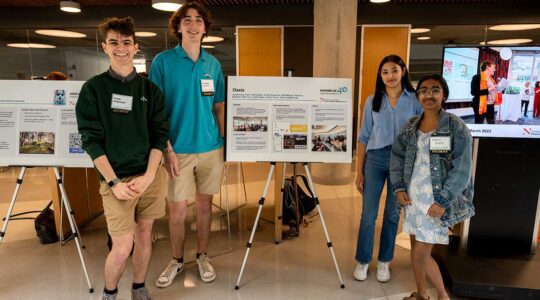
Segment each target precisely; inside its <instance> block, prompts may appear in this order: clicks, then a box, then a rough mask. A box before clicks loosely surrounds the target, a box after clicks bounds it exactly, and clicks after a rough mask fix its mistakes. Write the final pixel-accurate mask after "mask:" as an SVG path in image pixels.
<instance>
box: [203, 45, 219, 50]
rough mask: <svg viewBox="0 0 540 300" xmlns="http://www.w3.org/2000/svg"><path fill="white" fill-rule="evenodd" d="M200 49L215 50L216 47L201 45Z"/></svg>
mask: <svg viewBox="0 0 540 300" xmlns="http://www.w3.org/2000/svg"><path fill="white" fill-rule="evenodd" d="M201 47H203V48H206V49H214V48H216V46H213V45H202V46H201Z"/></svg>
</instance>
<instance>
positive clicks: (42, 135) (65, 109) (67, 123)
mask: <svg viewBox="0 0 540 300" xmlns="http://www.w3.org/2000/svg"><path fill="white" fill-rule="evenodd" d="M83 83H84V81H53V80H49V81H46V80H0V166H9V165H17V166H64V167H90V168H91V167H93V164H92V160H91V159H90V156H88V155H87V154H86V153H85V152H84V150H83V149H82V148H81V136H80V135H79V133H78V130H77V119H76V116H75V104H76V103H77V99H78V98H79V92H80V90H81V87H82V85H83Z"/></svg>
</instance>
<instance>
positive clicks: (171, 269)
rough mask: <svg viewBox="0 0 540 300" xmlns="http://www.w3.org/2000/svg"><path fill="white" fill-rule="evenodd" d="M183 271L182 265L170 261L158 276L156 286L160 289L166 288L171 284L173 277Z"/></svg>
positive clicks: (175, 261)
mask: <svg viewBox="0 0 540 300" xmlns="http://www.w3.org/2000/svg"><path fill="white" fill-rule="evenodd" d="M182 270H184V264H183V263H179V262H178V261H177V260H176V259H172V260H171V261H170V262H169V265H168V266H167V267H166V268H165V270H164V271H163V273H161V275H159V277H158V279H157V281H156V286H157V287H160V288H164V287H168V286H169V285H171V284H172V282H173V279H174V277H176V275H178V274H180V272H182Z"/></svg>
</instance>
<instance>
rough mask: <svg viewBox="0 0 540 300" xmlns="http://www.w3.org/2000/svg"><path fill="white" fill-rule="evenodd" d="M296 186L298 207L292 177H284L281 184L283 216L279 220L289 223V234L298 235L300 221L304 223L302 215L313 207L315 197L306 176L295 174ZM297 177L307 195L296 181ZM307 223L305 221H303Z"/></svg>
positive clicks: (314, 205)
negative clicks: (302, 183)
mask: <svg viewBox="0 0 540 300" xmlns="http://www.w3.org/2000/svg"><path fill="white" fill-rule="evenodd" d="M296 177H297V187H298V209H297V203H296V201H294V200H295V191H294V184H293V181H292V180H293V179H292V177H287V178H285V184H284V186H283V203H282V206H283V216H282V219H281V222H282V223H283V224H285V225H289V236H298V234H299V231H300V226H299V225H300V223H304V216H305V215H306V214H309V213H310V212H311V211H313V209H315V207H316V204H315V199H313V193H312V192H311V189H310V188H309V184H308V181H307V178H306V177H305V176H304V175H296ZM298 178H301V179H302V181H303V182H304V185H305V187H306V189H307V191H308V193H309V195H308V194H307V193H306V192H305V191H304V189H303V188H302V186H301V185H300V184H299V182H298ZM305 224H307V223H305Z"/></svg>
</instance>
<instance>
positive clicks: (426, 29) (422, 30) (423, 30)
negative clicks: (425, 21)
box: [411, 28, 431, 33]
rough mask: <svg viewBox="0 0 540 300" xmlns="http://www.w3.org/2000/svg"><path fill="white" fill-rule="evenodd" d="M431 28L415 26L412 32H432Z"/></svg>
mask: <svg viewBox="0 0 540 300" xmlns="http://www.w3.org/2000/svg"><path fill="white" fill-rule="evenodd" d="M430 31H431V29H429V28H413V29H411V33H426V32H430Z"/></svg>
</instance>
